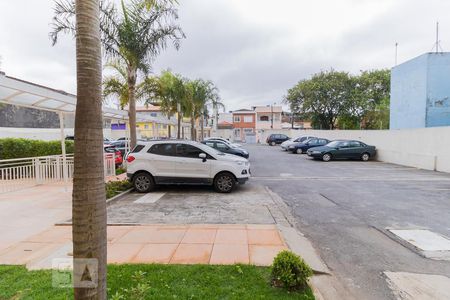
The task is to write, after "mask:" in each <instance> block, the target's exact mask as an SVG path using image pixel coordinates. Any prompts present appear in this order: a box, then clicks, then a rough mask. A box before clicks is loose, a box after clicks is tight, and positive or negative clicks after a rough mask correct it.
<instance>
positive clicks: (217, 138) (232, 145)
mask: <svg viewBox="0 0 450 300" xmlns="http://www.w3.org/2000/svg"><path fill="white" fill-rule="evenodd" d="M209 140H213V141H214V140H215V141H222V142H224V143H226V144H228V145H230V146H231V147H233V148H241V147H242V145H241V144H236V143H232V142H230V141H229V140H227V139H224V138H221V137H208V138H205V141H209Z"/></svg>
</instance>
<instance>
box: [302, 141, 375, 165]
mask: <svg viewBox="0 0 450 300" xmlns="http://www.w3.org/2000/svg"><path fill="white" fill-rule="evenodd" d="M375 154H376V149H375V146H369V145H366V144H364V143H363V142H360V141H354V140H350V141H347V140H338V141H332V142H330V143H328V144H327V145H325V146H321V147H315V148H311V149H309V150H308V156H310V157H313V158H315V159H319V158H320V159H322V160H323V161H330V160H332V159H360V160H363V161H368V160H369V159H370V158H372V157H374V156H375Z"/></svg>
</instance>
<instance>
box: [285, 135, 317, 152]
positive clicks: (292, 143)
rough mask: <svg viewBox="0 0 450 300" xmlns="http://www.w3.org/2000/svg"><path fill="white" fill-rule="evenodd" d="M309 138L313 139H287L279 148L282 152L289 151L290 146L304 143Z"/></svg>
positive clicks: (300, 137) (302, 137)
mask: <svg viewBox="0 0 450 300" xmlns="http://www.w3.org/2000/svg"><path fill="white" fill-rule="evenodd" d="M311 138H313V136H299V137H297V138H293V139H289V140H287V141H284V142H282V143H281V145H280V146H281V149H282V150H284V151H288V150H289V146H292V145H294V144H297V143H301V142H304V141H306V140H308V139H311Z"/></svg>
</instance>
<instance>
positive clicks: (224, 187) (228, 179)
mask: <svg viewBox="0 0 450 300" xmlns="http://www.w3.org/2000/svg"><path fill="white" fill-rule="evenodd" d="M235 184H236V180H235V179H234V176H233V175H232V174H230V173H220V174H218V175H217V176H216V178H214V189H215V190H216V191H217V192H219V193H229V192H231V191H232V190H233V188H234V185H235Z"/></svg>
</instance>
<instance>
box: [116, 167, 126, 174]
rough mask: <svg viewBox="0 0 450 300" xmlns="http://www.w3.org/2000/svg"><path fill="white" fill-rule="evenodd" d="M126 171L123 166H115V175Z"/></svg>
mask: <svg viewBox="0 0 450 300" xmlns="http://www.w3.org/2000/svg"><path fill="white" fill-rule="evenodd" d="M126 171H127V170H125V168H123V167H120V168H117V169H116V175H120V174H123V173H125V172H126Z"/></svg>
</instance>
